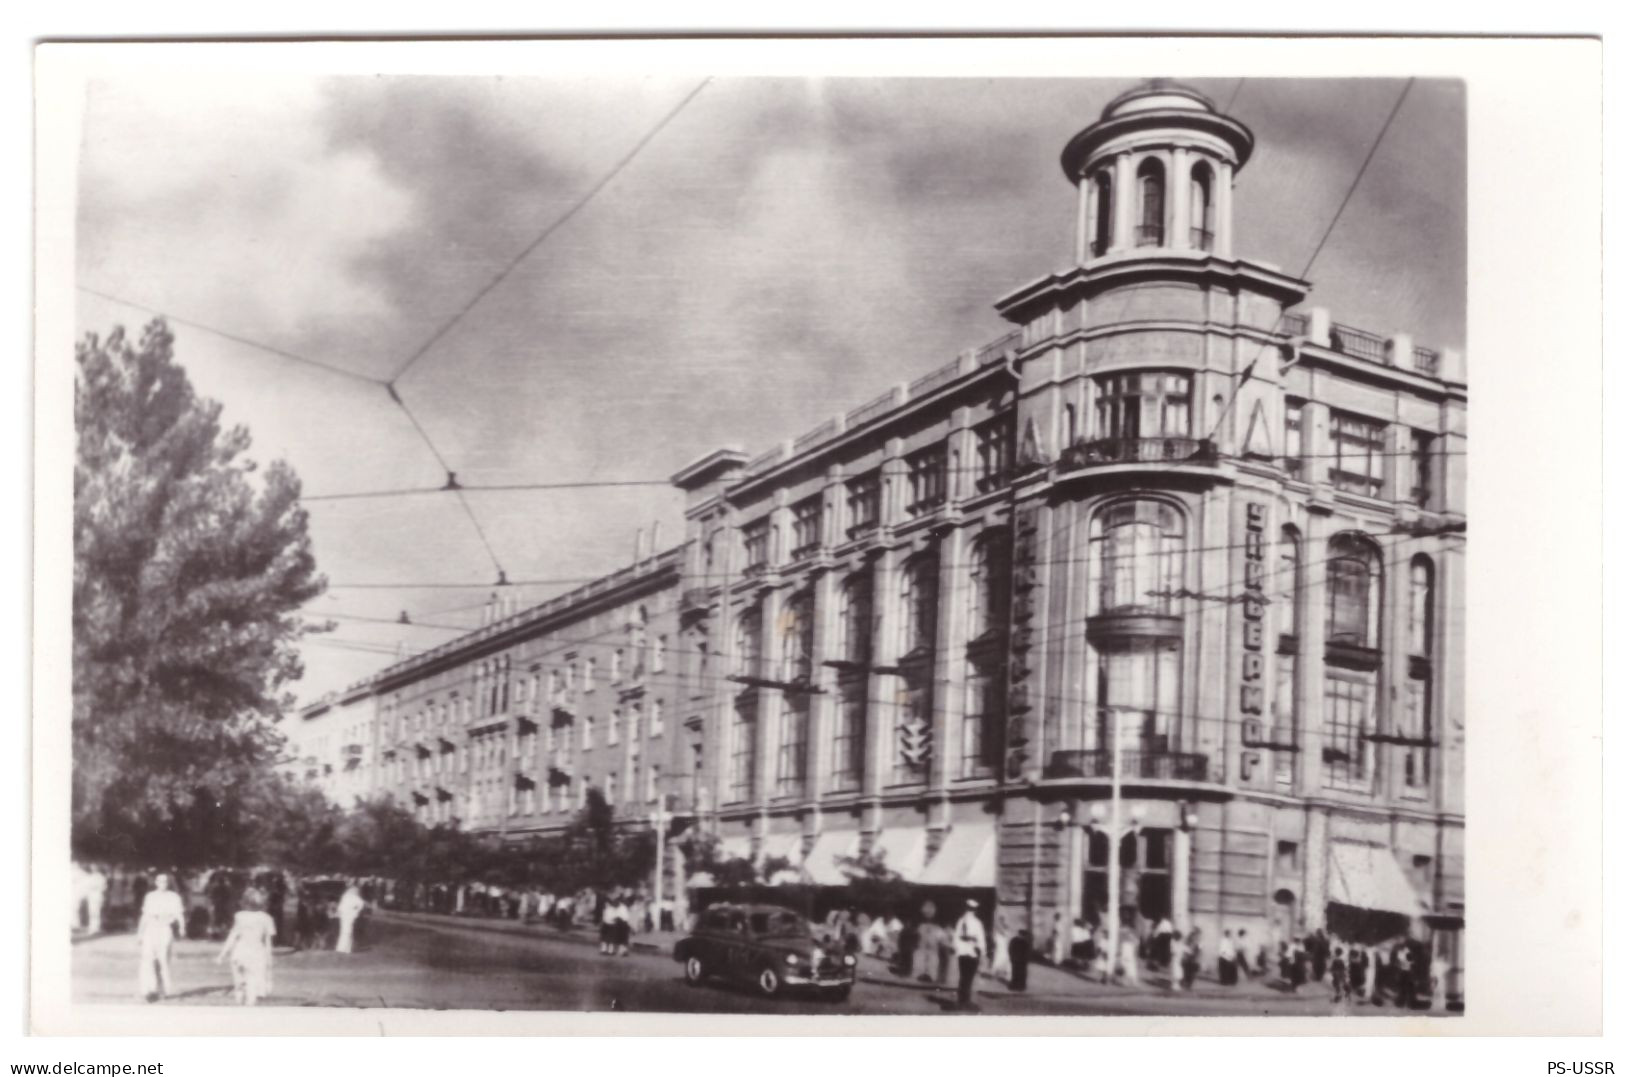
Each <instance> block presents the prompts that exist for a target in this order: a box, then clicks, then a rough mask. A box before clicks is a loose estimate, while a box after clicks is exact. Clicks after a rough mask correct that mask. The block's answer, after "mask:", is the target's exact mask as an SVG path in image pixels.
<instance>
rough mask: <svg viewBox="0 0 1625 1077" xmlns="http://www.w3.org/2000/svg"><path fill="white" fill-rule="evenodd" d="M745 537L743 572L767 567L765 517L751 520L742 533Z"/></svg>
mask: <svg viewBox="0 0 1625 1077" xmlns="http://www.w3.org/2000/svg"><path fill="white" fill-rule="evenodd" d="M742 533H743V534H744V537H745V571H746V572H752V571H756V570H759V569H763V568H766V567H767V536H768V530H767V517H765V516H764V517H762V518H761V519H760V520H752V521H751V522H750V523H748V524H746V525H745V527H744V530H743V532H742Z"/></svg>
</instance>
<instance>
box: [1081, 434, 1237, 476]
mask: <svg viewBox="0 0 1625 1077" xmlns="http://www.w3.org/2000/svg"><path fill="white" fill-rule="evenodd" d="M1218 459H1219V454H1218V449H1217V447H1216V446H1215V445H1214V444H1213V442H1211V441H1209V440H1208V439H1207V438H1191V437H1163V438H1096V439H1095V440H1093V441H1084V442H1079V443H1078V444H1076V445H1073V446H1071V447H1070V448H1068V449H1065V450H1063V451H1062V453H1061V467H1062V468H1063V469H1067V470H1070V469H1073V468H1083V467H1105V466H1107V465H1110V464H1204V465H1212V464H1216V463H1218Z"/></svg>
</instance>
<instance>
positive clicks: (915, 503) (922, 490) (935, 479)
mask: <svg viewBox="0 0 1625 1077" xmlns="http://www.w3.org/2000/svg"><path fill="white" fill-rule="evenodd" d="M947 498H948V446H947V445H933V446H931V447H930V448H928V449H921V450H920V451H919V452H917V453H914V454H912V455H910V456H909V457H908V506H907V508H908V514H909V515H910V516H920V515H923V514H925V513H927V512H930V511H931V510H932V509H934V508H936V507H937V506H938V505H941V504H942V503H943V502H944V501H946V500H947Z"/></svg>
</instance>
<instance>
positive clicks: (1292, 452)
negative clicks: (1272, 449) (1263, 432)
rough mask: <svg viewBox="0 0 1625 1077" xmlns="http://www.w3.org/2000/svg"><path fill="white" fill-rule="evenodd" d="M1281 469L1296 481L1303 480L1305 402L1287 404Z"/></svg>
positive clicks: (1295, 401) (1289, 402) (1290, 401)
mask: <svg viewBox="0 0 1625 1077" xmlns="http://www.w3.org/2000/svg"><path fill="white" fill-rule="evenodd" d="M1281 469H1282V470H1283V471H1285V472H1286V473H1287V474H1288V475H1290V476H1292V477H1293V478H1294V479H1301V478H1303V401H1301V400H1292V399H1288V400H1287V402H1286V437H1285V438H1284V439H1283V440H1282V442H1281Z"/></svg>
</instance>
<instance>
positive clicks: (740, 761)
mask: <svg viewBox="0 0 1625 1077" xmlns="http://www.w3.org/2000/svg"><path fill="white" fill-rule="evenodd" d="M732 741H733V743H732V753H731V758H730V760H729V768H728V784H729V800H730V801H733V802H735V803H742V802H748V801H752V800H755V799H756V701H755V700H754V699H747V698H743V697H741V698H740V699H738V700H736V701H735V702H734V721H733V730H732Z"/></svg>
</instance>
